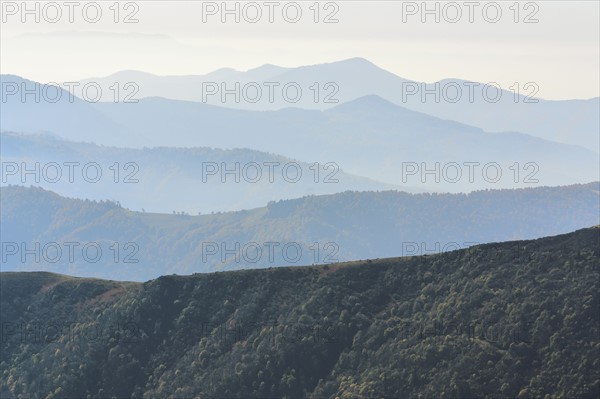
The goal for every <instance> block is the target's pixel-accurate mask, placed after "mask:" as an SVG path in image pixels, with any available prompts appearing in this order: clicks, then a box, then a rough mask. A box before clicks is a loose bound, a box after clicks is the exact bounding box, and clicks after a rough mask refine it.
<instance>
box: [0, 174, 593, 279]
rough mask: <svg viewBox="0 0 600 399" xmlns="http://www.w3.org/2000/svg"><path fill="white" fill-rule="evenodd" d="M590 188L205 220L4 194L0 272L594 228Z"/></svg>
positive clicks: (309, 200) (345, 198) (101, 273)
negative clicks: (0, 265) (0, 267)
mask: <svg viewBox="0 0 600 399" xmlns="http://www.w3.org/2000/svg"><path fill="white" fill-rule="evenodd" d="M599 184H600V183H598V182H596V183H589V184H585V185H572V186H565V187H539V188H531V189H516V190H486V191H478V192H473V193H470V194H408V193H404V192H397V191H384V192H345V193H340V194H333V195H324V196H309V197H303V198H299V199H294V200H286V201H277V202H270V203H269V204H267V206H265V207H262V208H257V209H253V210H249V211H239V212H227V213H215V214H209V215H201V216H190V215H181V214H178V215H173V214H155V213H143V212H134V211H130V210H128V209H125V208H123V207H121V206H120V205H119V204H118V203H116V202H111V201H101V202H97V201H90V200H79V199H69V198H64V197H61V196H59V195H57V194H55V193H53V192H50V191H46V190H43V189H41V188H35V187H29V188H27V187H20V186H9V187H3V188H0V194H1V195H0V199H1V203H0V205H1V208H2V213H1V215H0V222H1V223H0V225H1V227H0V228H1V233H2V240H3V243H2V245H3V248H2V258H3V259H2V270H4V271H37V270H44V271H51V272H56V273H63V274H70V275H75V276H85V277H99V278H107V279H120V280H135V281H140V280H145V279H150V278H156V277H158V276H161V275H165V274H171V273H177V274H191V273H196V272H211V271H224V270H237V269H248V268H251V269H253V268H267V267H275V266H286V265H288V266H299V265H307V264H322V263H335V262H341V261H348V260H356V259H372V258H382V257H394V256H409V255H418V254H431V253H437V252H448V251H451V250H455V249H459V248H466V247H469V246H472V245H475V244H480V243H492V242H499V241H506V240H516V239H533V238H539V237H543V236H547V235H553V234H560V233H565V232H569V231H572V230H575V229H579V228H583V227H586V226H591V225H596V224H600V197H599V196H600V187H599Z"/></svg>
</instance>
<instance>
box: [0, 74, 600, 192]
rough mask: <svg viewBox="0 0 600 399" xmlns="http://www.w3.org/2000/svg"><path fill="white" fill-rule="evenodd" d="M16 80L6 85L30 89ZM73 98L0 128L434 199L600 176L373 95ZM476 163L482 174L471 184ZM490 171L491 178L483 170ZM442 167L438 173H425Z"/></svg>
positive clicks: (579, 150)
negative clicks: (231, 158) (367, 184)
mask: <svg viewBox="0 0 600 399" xmlns="http://www.w3.org/2000/svg"><path fill="white" fill-rule="evenodd" d="M7 76H8V75H4V77H3V79H9V80H11V79H12V81H15V82H21V83H23V82H24V81H23V80H20V78H17V77H11V78H7ZM27 84H32V83H31V82H29V83H27ZM68 96H69V95H68V93H66V92H63V95H62V96H61V100H60V101H57V102H55V103H48V102H44V101H40V102H35V101H33V97H32V96H29V97H26V98H25V100H26V101H24V102H23V101H21V98H20V97H19V96H10V97H8V100H7V102H6V103H4V104H3V117H2V122H1V125H0V127H1V129H2V130H3V131H14V132H23V133H38V132H52V133H54V134H56V135H58V136H60V137H61V138H64V139H67V140H72V141H89V142H94V143H96V144H100V145H107V146H114V147H133V148H143V147H216V148H223V149H232V148H248V149H253V150H258V151H263V152H269V153H273V154H279V155H281V156H284V157H287V158H292V159H298V160H302V161H305V162H321V163H329V162H334V163H336V164H338V165H339V167H340V168H341V169H342V170H344V171H345V172H347V173H349V174H352V175H358V176H364V177H366V178H369V179H373V180H376V181H380V182H384V183H387V184H393V185H396V186H410V187H416V188H417V189H421V190H430V191H450V192H459V191H472V190H476V189H484V188H512V187H532V186H535V185H564V184H572V183H585V182H589V181H595V180H598V179H599V178H600V177H599V176H598V175H599V173H600V172H599V160H598V153H596V152H594V151H592V150H589V149H585V148H583V147H580V146H574V145H568V144H561V143H558V142H553V141H548V140H545V139H541V138H538V137H534V136H531V135H527V134H523V133H517V132H505V133H488V132H486V131H484V130H481V129H480V128H477V127H473V126H468V125H464V124H461V123H458V122H454V121H451V120H445V119H439V118H436V117H433V116H429V115H427V114H424V113H419V112H415V111H411V110H409V109H407V108H404V107H400V106H398V105H395V104H393V103H391V102H389V101H387V100H385V99H383V98H382V97H378V96H373V95H370V96H366V97H361V98H359V99H356V100H353V101H351V102H348V103H343V104H340V105H337V106H336V107H334V108H331V109H328V110H325V111H320V110H302V109H297V108H286V109H281V110H278V111H249V110H236V109H230V108H225V107H218V106H214V105H208V104H202V103H198V102H189V101H180V100H169V99H164V98H156V97H155V98H146V99H142V100H140V101H139V102H138V103H100V102H99V103H89V102H86V101H83V100H81V99H78V98H76V97H75V98H74V99H73V102H70V101H69V98H68ZM505 118H508V117H507V116H505ZM438 163H439V165H436V164H438ZM455 164H456V165H455ZM468 165H475V166H474V167H475V168H476V169H474V170H473V173H474V175H473V176H472V178H470V177H469V173H470V170H469V166H468ZM488 165H491V166H493V168H492V170H491V171H490V170H487V171H484V170H483V169H484V168H485V167H487V166H488ZM415 168H418V169H415ZM435 168H437V172H435V173H434V174H433V175H432V174H427V173H426V170H431V169H435ZM498 173H499V174H498Z"/></svg>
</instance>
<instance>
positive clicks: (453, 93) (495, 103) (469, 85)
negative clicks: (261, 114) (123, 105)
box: [75, 58, 600, 152]
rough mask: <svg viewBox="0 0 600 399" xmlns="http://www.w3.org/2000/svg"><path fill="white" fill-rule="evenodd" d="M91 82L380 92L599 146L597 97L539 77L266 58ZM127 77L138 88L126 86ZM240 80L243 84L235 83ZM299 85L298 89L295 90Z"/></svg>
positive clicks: (169, 93)
mask: <svg viewBox="0 0 600 399" xmlns="http://www.w3.org/2000/svg"><path fill="white" fill-rule="evenodd" d="M90 82H92V83H94V84H99V85H100V86H101V87H102V88H103V90H102V93H103V95H104V97H103V98H102V100H103V101H113V100H114V93H115V89H113V90H112V91H111V89H110V87H111V86H113V88H114V85H115V83H117V85H118V86H119V87H121V91H120V92H119V94H120V96H121V97H124V96H125V95H127V94H133V93H134V92H135V95H133V98H137V99H141V98H146V97H164V98H169V99H174V100H185V101H197V102H205V103H206V104H212V105H219V106H226V107H230V108H238V109H249V110H276V109H282V108H286V107H298V108H303V109H319V110H324V109H329V108H332V107H335V106H336V105H339V104H341V103H345V102H350V101H353V100H356V99H358V98H361V97H364V96H368V95H377V96H379V97H381V98H384V99H386V100H388V101H390V102H392V103H394V104H396V105H399V106H402V107H405V108H407V109H410V110H413V111H418V112H423V113H426V114H429V115H432V116H435V117H438V118H442V119H450V120H454V121H457V122H461V123H464V124H467V125H472V126H478V127H480V128H482V129H484V130H486V131H490V132H504V131H517V132H522V133H528V134H531V135H533V136H536V137H540V138H544V139H547V140H552V141H557V142H560V143H566V144H576V145H580V146H583V147H585V148H588V149H590V150H592V151H595V152H599V151H600V139H599V137H598V131H599V130H600V122H599V119H600V111H599V109H600V98H598V97H596V98H592V99H577V100H544V99H543V98H542V96H541V94H542V93H543V90H544V88H543V87H540V86H539V85H538V84H537V83H536V82H515V83H514V84H513V85H512V86H511V87H500V86H499V85H498V84H497V83H494V82H471V81H467V80H464V79H444V80H441V81H439V82H432V83H424V82H418V81H414V80H410V79H406V78H403V77H400V76H397V75H395V74H393V73H391V72H389V71H386V70H384V69H382V68H380V67H378V66H377V65H375V64H373V63H371V62H369V61H368V60H365V59H363V58H352V59H347V60H343V61H338V62H332V63H327V64H317V65H308V66H301V67H296V68H284V67H279V66H275V65H269V64H267V65H263V66H261V67H258V68H254V69H251V70H248V71H244V72H242V71H236V70H233V69H231V68H223V69H219V70H217V71H214V72H212V73H209V74H206V75H187V76H157V75H153V74H149V73H145V72H140V71H122V72H117V73H115V74H113V75H110V76H106V77H102V78H90V79H85V80H82V81H80V82H79V83H81V87H83V85H85V84H86V83H90ZM128 82H131V83H135V84H136V85H137V88H135V87H133V86H132V87H129V88H127V89H125V87H124V86H125V84H127V83H128ZM236 83H239V90H236V89H235V88H236ZM315 83H316V85H315ZM222 84H224V85H225V86H221V85H222ZM286 85H288V86H286ZM298 88H300V90H301V95H297V94H296V93H297V89H298ZM497 88H500V90H501V91H498V90H497ZM223 89H226V90H229V91H230V92H231V93H236V92H237V93H238V98H237V99H236V97H235V95H233V94H228V95H225V96H222V94H223V93H225V91H224V90H223ZM259 89H260V90H259ZM75 93H76V94H78V95H80V94H81V93H80V91H75ZM427 93H429V94H427Z"/></svg>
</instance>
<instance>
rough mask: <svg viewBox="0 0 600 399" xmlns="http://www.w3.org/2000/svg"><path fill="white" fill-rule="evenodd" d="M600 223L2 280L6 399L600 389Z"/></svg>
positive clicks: (584, 392)
mask: <svg viewBox="0 0 600 399" xmlns="http://www.w3.org/2000/svg"><path fill="white" fill-rule="evenodd" d="M599 244H600V229H599V228H598V227H596V228H589V229H584V230H579V231H577V232H574V233H570V234H566V235H561V236H556V237H549V238H543V239H538V240H535V241H515V242H506V243H502V244H489V245H481V246H476V247H471V248H469V249H466V250H461V251H457V252H450V253H445V254H439V255H432V256H416V257H410V258H394V259H380V260H376V261H366V262H352V263H347V264H338V265H328V266H327V265H324V266H313V267H300V268H273V269H268V270H246V271H236V272H227V273H214V274H196V275H193V276H165V277H161V278H159V279H156V280H153V281H148V282H146V283H119V282H114V281H102V280H91V279H79V278H72V277H67V276H60V275H54V274H49V273H2V274H0V277H1V279H0V280H1V286H0V287H1V293H2V296H1V301H0V306H1V308H0V310H1V312H0V315H1V322H2V326H3V328H2V343H1V349H2V361H1V362H0V374H1V376H2V378H1V379H0V381H1V385H0V396H1V397H2V398H65V397H68V398H115V397H117V398H129V397H131V398H146V399H150V398H182V399H183V398H185V399H188V398H301V397H308V398H319V399H320V398H340V399H354V398H472V397H489V398H499V397H503V398H504V397H506V398H515V397H517V398H544V397H547V398H550V397H561V398H597V397H599V395H600V371H599V370H600V342H599V339H598V337H599V333H600V329H599V321H598V314H599V310H600V309H599V306H598V304H599V299H600V297H599V294H598V292H599V290H598V279H599V277H600V276H599V265H600V245H599Z"/></svg>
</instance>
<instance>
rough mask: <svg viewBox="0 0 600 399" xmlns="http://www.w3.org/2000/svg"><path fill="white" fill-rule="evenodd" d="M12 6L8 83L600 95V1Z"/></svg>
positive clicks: (5, 36) (4, 59)
mask: <svg viewBox="0 0 600 399" xmlns="http://www.w3.org/2000/svg"><path fill="white" fill-rule="evenodd" d="M1 3H2V4H1V6H2V25H1V26H2V27H1V35H0V36H1V38H0V46H1V50H0V51H1V53H0V56H1V57H0V59H1V61H0V68H1V71H2V73H12V74H17V75H21V76H24V77H26V78H29V79H32V80H37V81H41V82H61V81H68V80H79V79H83V78H89V77H95V76H106V75H109V74H111V73H114V72H116V71H119V70H125V69H129V70H131V69H134V70H142V71H146V72H151V73H155V74H160V75H187V74H204V73H208V72H211V71H213V70H215V69H218V68H221V67H232V68H235V69H238V70H247V69H250V68H254V67H257V66H260V65H262V64H265V63H270V64H276V65H281V66H290V67H292V66H301V65H309V64H318V63H323V62H331V61H336V60H341V59H346V58H352V57H363V58H367V59H369V60H370V61H372V62H374V63H375V64H377V65H379V66H380V67H382V68H384V69H387V70H389V71H391V72H393V73H395V74H397V75H400V76H402V77H405V78H408V79H414V80H419V81H427V82H431V81H436V80H440V79H444V78H451V77H452V78H463V79H468V80H474V81H480V82H498V83H499V84H500V85H501V86H502V87H503V88H508V87H510V86H511V85H513V84H514V83H515V82H518V83H519V84H520V85H523V84H525V83H527V82H536V83H537V84H538V86H539V88H540V91H539V93H538V96H539V97H543V98H549V99H568V98H589V97H596V96H599V95H600V93H599V90H600V89H599V85H600V80H599V79H600V78H599V71H600V53H599V37H600V31H599V17H600V8H599V3H600V2H598V1H537V2H528V1H521V2H519V3H516V1H497V2H489V1H474V2H469V1H456V2H450V3H449V2H435V1H428V2H427V3H426V7H427V8H428V9H429V10H431V11H432V13H431V14H424V13H423V11H424V10H423V5H422V4H423V3H422V2H421V1H418V2H406V1H368V2H367V1H335V2H327V1H321V2H319V3H317V4H316V6H315V3H316V2H315V1H302V2H296V3H294V2H287V1H274V2H268V1H257V2H227V7H228V9H230V10H235V8H236V7H237V10H238V11H239V12H237V16H239V18H240V21H239V23H237V22H236V21H235V18H236V15H235V14H236V12H235V11H234V13H233V14H223V12H222V11H223V7H222V2H221V1H218V2H206V1H204V2H203V1H169V2H167V1H135V2H126V1H122V2H120V3H119V5H118V7H115V6H114V4H115V2H114V1H97V2H95V3H94V2H75V5H74V6H73V8H72V9H71V10H72V19H73V21H72V22H71V21H70V20H69V18H70V15H69V14H70V12H69V11H70V8H69V7H70V6H68V5H65V2H63V1H56V2H35V1H29V2H27V7H28V9H29V10H33V13H31V14H27V13H24V10H23V7H22V5H21V4H22V1H14V2H13V1H2V2H1ZM47 3H52V4H50V5H48V4H47ZM236 3H237V5H236ZM248 3H250V4H248ZM36 8H37V11H36ZM84 8H85V12H84ZM117 9H118V13H117V12H116V10H117ZM436 9H437V11H436ZM98 10H100V12H101V14H100V15H98V14H97V11H98ZM284 10H285V11H284ZM298 10H300V12H301V15H299V16H298V17H297V15H298V14H297V12H298ZM316 10H318V14H317V12H316ZM258 12H260V13H261V14H260V16H259V14H258ZM498 12H500V14H498ZM36 13H37V14H39V15H36ZM59 13H60V14H59ZM270 14H271V15H270ZM436 14H437V15H436ZM97 15H98V16H97ZM37 16H39V22H36V20H35V18H36V17H37ZM127 17H128V18H127ZM270 17H272V20H273V21H272V22H270V21H269V19H270ZM436 17H438V18H439V22H436V21H435V18H436ZM115 18H116V20H117V22H115ZM222 18H226V20H225V22H222ZM315 18H316V19H317V21H318V22H315ZM422 18H426V19H425V21H424V22H423V20H422ZM23 19H25V20H24V21H23ZM125 19H129V20H131V21H132V22H133V23H125V22H124V20H125ZM296 19H297V22H294V23H293V22H292V21H294V20H296ZM325 19H328V20H329V21H330V22H332V23H324V20H325ZM52 20H57V22H55V23H52V22H51V21H52ZM94 20H97V21H96V22H94V23H92V22H93V21H94ZM135 20H137V22H135ZM252 20H257V22H255V23H252V22H251V21H252ZM335 20H337V22H335ZM470 20H471V21H470ZM515 20H516V22H515ZM452 21H457V22H454V23H453V22H452ZM494 21H495V22H494ZM526 21H528V22H529V23H526ZM536 21H537V22H536Z"/></svg>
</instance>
